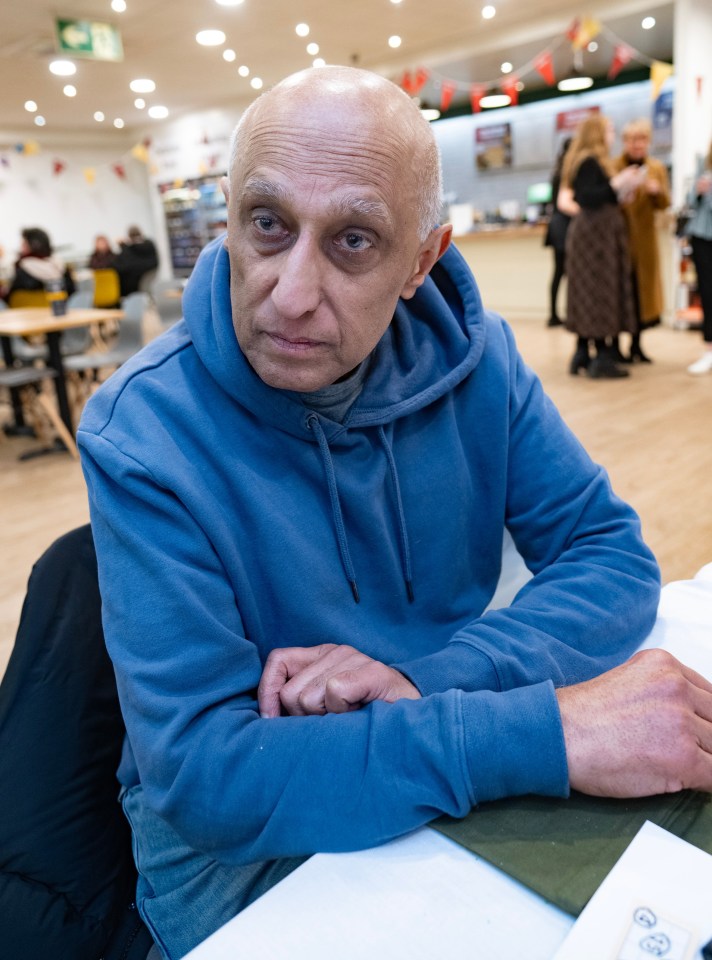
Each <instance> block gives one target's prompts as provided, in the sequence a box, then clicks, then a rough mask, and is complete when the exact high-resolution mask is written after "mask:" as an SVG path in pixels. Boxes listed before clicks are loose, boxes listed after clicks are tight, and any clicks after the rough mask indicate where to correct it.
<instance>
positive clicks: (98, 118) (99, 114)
mask: <svg viewBox="0 0 712 960" xmlns="http://www.w3.org/2000/svg"><path fill="white" fill-rule="evenodd" d="M94 119H95V120H96V122H97V123H101V122H102V121H103V120H104V114H103V113H102V112H101V110H97V111H96V113H95V114H94Z"/></svg>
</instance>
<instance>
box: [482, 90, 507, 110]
mask: <svg viewBox="0 0 712 960" xmlns="http://www.w3.org/2000/svg"><path fill="white" fill-rule="evenodd" d="M511 102H512V98H511V97H509V96H507V94H506V93H491V94H490V95H489V96H488V97H482V99H481V100H480V106H481V107H482V109H483V110H491V109H492V108H493V107H508V106H509V104H510V103H511Z"/></svg>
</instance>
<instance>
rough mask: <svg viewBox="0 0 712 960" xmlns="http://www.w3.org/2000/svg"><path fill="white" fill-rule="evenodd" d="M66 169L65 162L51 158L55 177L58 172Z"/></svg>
mask: <svg viewBox="0 0 712 960" xmlns="http://www.w3.org/2000/svg"><path fill="white" fill-rule="evenodd" d="M66 169H67V164H66V163H64V161H63V160H53V161H52V173H53V174H54V175H55V177H58V176H59V175H60V173H63V172H64V171H65V170H66Z"/></svg>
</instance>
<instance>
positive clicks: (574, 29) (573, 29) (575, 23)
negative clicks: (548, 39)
mask: <svg viewBox="0 0 712 960" xmlns="http://www.w3.org/2000/svg"><path fill="white" fill-rule="evenodd" d="M580 27H581V21H580V19H579V18H578V17H576V19H575V20H572V21H571V25H570V26H569V29H568V30H567V31H566V39H567V40H570V41H571V43H573V42H574V40H575V39H576V37H577V36H578V32H579V29H580Z"/></svg>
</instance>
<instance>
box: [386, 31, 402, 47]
mask: <svg viewBox="0 0 712 960" xmlns="http://www.w3.org/2000/svg"><path fill="white" fill-rule="evenodd" d="M401 43H403V41H402V40H401V38H400V37H399V36H397V35H396V34H394V35H393V36H392V37H389V38H388V46H389V47H393V49H394V50H395V49H396V48H397V47H399V46H400V45H401Z"/></svg>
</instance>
